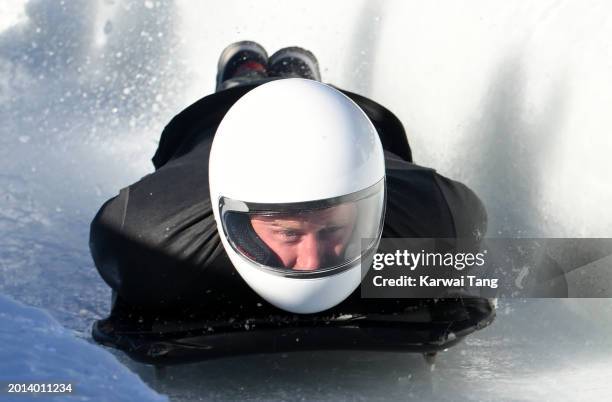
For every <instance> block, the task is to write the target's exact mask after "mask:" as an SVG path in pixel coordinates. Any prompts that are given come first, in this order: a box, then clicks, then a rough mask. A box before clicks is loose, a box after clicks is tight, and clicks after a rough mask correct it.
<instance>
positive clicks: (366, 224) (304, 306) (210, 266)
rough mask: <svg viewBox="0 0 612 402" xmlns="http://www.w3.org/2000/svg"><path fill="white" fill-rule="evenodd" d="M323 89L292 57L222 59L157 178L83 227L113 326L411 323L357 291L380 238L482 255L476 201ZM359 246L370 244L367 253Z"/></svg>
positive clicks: (392, 132)
mask: <svg viewBox="0 0 612 402" xmlns="http://www.w3.org/2000/svg"><path fill="white" fill-rule="evenodd" d="M296 78H299V79H296ZM320 78H321V77H320V73H319V69H318V63H317V61H316V58H315V57H314V55H312V53H310V52H308V51H306V50H303V49H300V48H296V47H290V48H284V49H281V50H279V51H278V52H276V53H275V54H274V55H272V56H271V57H270V58H268V57H267V54H266V51H265V50H264V49H263V47H261V46H260V45H258V44H257V43H255V42H238V43H235V44H232V45H230V46H228V48H226V49H225V50H224V52H223V53H222V55H221V58H220V60H219V71H218V75H217V92H216V93H215V94H212V95H210V96H207V97H205V98H203V99H201V100H199V101H197V102H196V103H195V104H193V105H191V106H189V107H188V108H187V109H185V110H184V111H183V112H181V113H180V114H179V115H177V116H176V117H175V118H174V119H172V121H171V122H170V123H169V124H168V125H167V126H166V128H165V129H164V131H163V133H162V136H161V139H160V143H159V147H158V149H157V152H156V153H155V155H154V157H153V164H154V166H155V169H156V170H155V172H154V173H152V174H150V175H148V176H145V177H143V178H142V179H141V180H139V181H138V182H136V183H134V184H133V185H131V186H129V187H127V188H125V189H122V190H121V191H120V193H119V195H118V196H116V197H114V198H112V199H111V200H109V201H107V202H106V203H105V204H104V205H103V206H102V208H101V209H100V211H99V212H98V214H97V215H96V217H95V219H94V220H93V222H92V225H91V237H90V247H91V252H92V256H93V258H94V262H95V264H96V267H97V268H98V271H99V272H100V275H101V276H102V277H103V278H104V280H105V281H106V282H107V283H108V284H109V286H110V287H111V288H112V289H113V294H114V302H113V308H112V310H113V311H112V314H111V318H112V317H113V316H116V317H117V316H123V317H125V316H131V314H132V313H131V312H133V311H138V314H139V316H141V317H142V316H147V315H148V316H159V315H165V316H174V317H177V316H178V317H186V316H187V315H189V314H191V315H194V314H195V315H198V316H199V317H203V319H204V320H213V319H214V320H217V322H218V321H219V320H221V321H222V320H227V319H230V320H234V319H236V317H237V316H240V317H243V318H245V317H246V318H248V317H254V316H258V317H261V316H264V315H265V314H282V310H285V311H288V312H293V313H318V312H321V311H324V312H323V313H321V314H323V315H327V316H329V315H333V314H336V313H347V312H348V313H366V312H375V313H383V312H385V311H386V312H393V311H395V312H397V311H406V309H409V308H412V307H414V306H415V305H422V304H423V303H425V302H423V301H414V300H402V301H396V300H374V299H362V298H361V297H360V295H359V291H358V289H356V288H357V286H358V285H359V280H360V279H361V276H360V274H359V269H358V264H359V261H367V260H368V258H371V256H372V254H373V252H375V251H376V247H377V245H378V239H380V237H381V236H382V237H383V238H385V237H426V238H450V239H452V238H464V239H465V238H469V239H473V241H474V243H475V244H477V243H478V242H479V241H480V238H481V237H482V236H483V235H484V233H485V232H486V213H485V209H484V207H483V205H482V203H481V202H480V200H479V199H478V197H476V195H475V194H474V193H473V192H472V191H471V190H469V189H468V188H467V187H466V186H464V185H462V184H460V183H458V182H455V181H453V180H450V179H448V178H445V177H443V176H441V175H439V174H437V173H436V172H435V170H433V169H429V168H423V167H420V166H417V165H414V164H413V163H412V153H411V150H410V147H409V145H408V142H407V137H406V134H405V132H404V129H403V127H402V125H401V123H400V121H399V120H398V119H397V118H396V117H395V116H394V115H393V114H392V113H391V112H390V111H389V110H387V109H386V108H384V107H383V106H381V105H379V104H377V103H375V102H373V101H372V100H369V99H367V98H365V97H362V96H360V95H357V94H353V93H350V92H348V91H342V90H337V89H333V88H331V87H329V86H326V85H323V84H320V83H319V81H320ZM270 105H273V106H270ZM262 116H263V117H262ZM296 116H297V117H296ZM297 119H300V121H296V120H297ZM279 150H280V151H279ZM342 172H344V173H342ZM209 180H210V188H209V186H208V182H209ZM364 238H372V239H373V240H372V242H371V243H369V244H368V245H367V247H366V248H365V249H363V247H362V245H361V244H360V241H361V239H364ZM228 257H229V258H228ZM356 267H357V268H356ZM236 272H239V274H240V275H237V274H236ZM305 279H306V280H305ZM313 283H319V285H316V286H315V285H312V284H313ZM247 284H248V285H247ZM309 286H310V288H309ZM304 289H306V290H304ZM253 290H254V291H255V292H253ZM425 304H427V303H425ZM411 306H412V307H411ZM278 308H280V309H278ZM478 309H479V311H480V313H482V314H481V315H479V317H480V318H478V319H477V320H476V321H478V320H479V319H481V318H482V317H489V318H490V317H491V315H492V308H491V306H490V305H489V304H488V303H484V304H482V305H480V306H478ZM285 314H288V313H285ZM288 316H290V314H289V315H288ZM472 318H473V317H472ZM106 324H108V322H106ZM472 324H473V322H472ZM100 327H101V325H99V327H98V328H100ZM95 333H96V329H94V336H96V335H95ZM100 337H101V336H100V335H99V331H98V337H97V339H99V338H100Z"/></svg>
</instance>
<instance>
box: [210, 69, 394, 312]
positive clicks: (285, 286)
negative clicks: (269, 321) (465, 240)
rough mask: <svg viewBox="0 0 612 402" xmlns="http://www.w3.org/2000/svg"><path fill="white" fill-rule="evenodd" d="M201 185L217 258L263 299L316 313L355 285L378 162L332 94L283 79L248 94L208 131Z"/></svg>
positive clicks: (359, 114) (377, 153) (373, 137)
mask: <svg viewBox="0 0 612 402" xmlns="http://www.w3.org/2000/svg"><path fill="white" fill-rule="evenodd" d="M209 182H210V197H211V202H212V204H213V211H214V215H215V220H216V223H217V228H218V230H219V233H220V237H221V241H222V242H223V246H224V247H225V251H226V252H227V254H228V256H229V258H230V260H231V261H232V263H233V265H234V266H235V267H236V270H237V271H238V272H239V273H240V275H241V276H242V278H243V279H244V280H245V281H246V282H247V283H248V284H249V286H251V288H253V290H255V291H256V292H257V293H258V294H259V295H260V296H261V297H262V298H264V299H265V300H266V301H268V302H269V303H271V304H273V305H275V306H276V307H279V308H281V309H284V310H287V311H290V312H294V313H315V312H319V311H322V310H326V309H328V308H331V307H333V306H335V305H337V304H338V303H340V302H341V301H343V300H344V299H346V298H347V297H348V296H349V295H350V294H351V293H352V292H353V291H354V290H355V289H356V288H357V287H358V286H359V283H360V282H361V265H360V264H361V263H362V262H363V263H365V264H367V266H368V267H369V265H370V264H371V261H372V256H373V254H374V252H375V251H376V249H377V247H378V243H379V241H380V236H381V233H382V227H383V222H384V211H385V164H384V155H383V149H382V145H381V143H380V139H379V137H378V133H377V132H376V129H375V128H374V126H373V124H372V122H371V121H370V120H369V119H368V117H367V116H366V114H365V113H364V112H363V111H362V110H361V109H360V108H359V107H358V106H357V105H356V104H355V103H354V102H353V101H352V100H351V99H349V98H348V97H346V96H345V95H344V94H342V93H341V92H340V91H338V90H336V89H334V88H332V87H330V86H328V85H325V84H322V83H320V82H318V81H313V80H306V79H299V78H292V79H283V80H276V81H271V82H268V83H266V84H264V85H261V86H259V87H257V88H255V89H253V90H252V91H250V92H248V93H247V94H246V95H244V96H243V97H242V98H241V99H240V100H238V101H237V102H236V103H235V104H234V105H233V106H232V107H231V108H230V110H229V111H228V112H227V114H226V115H225V117H224V118H223V120H222V122H221V124H220V125H219V127H218V129H217V133H216V134H215V138H214V141H213V144H212V149H211V152H210V165H209Z"/></svg>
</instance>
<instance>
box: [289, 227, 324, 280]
mask: <svg viewBox="0 0 612 402" xmlns="http://www.w3.org/2000/svg"><path fill="white" fill-rule="evenodd" d="M317 268H321V244H320V243H319V239H318V236H317V234H316V233H308V234H307V235H304V236H302V241H301V242H300V245H299V248H298V259H297V264H296V266H295V268H294V269H297V270H303V271H313V270H315V269H317Z"/></svg>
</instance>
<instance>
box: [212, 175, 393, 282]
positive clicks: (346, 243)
mask: <svg viewBox="0 0 612 402" xmlns="http://www.w3.org/2000/svg"><path fill="white" fill-rule="evenodd" d="M384 206H385V180H384V178H383V179H382V180H381V181H379V182H378V183H376V184H375V185H373V186H370V187H368V188H366V189H364V190H361V191H358V192H355V193H352V194H348V195H345V196H341V197H334V198H329V199H325V200H317V201H308V202H299V203H284V204H260V203H250V202H243V201H238V200H233V199H230V198H227V197H221V199H220V203H219V207H220V215H221V222H222V224H223V230H224V234H225V236H226V238H227V240H228V242H229V244H230V245H231V247H232V248H233V250H234V251H235V252H236V253H237V254H238V255H240V256H241V258H245V259H246V260H248V261H249V262H250V263H252V265H253V266H254V267H255V268H258V269H264V270H267V271H272V272H274V273H278V274H280V275H284V276H300V277H301V276H308V277H312V276H323V275H329V274H331V273H334V274H335V273H338V272H339V271H342V270H344V269H348V268H350V267H351V266H353V265H354V264H355V263H356V262H357V261H358V260H359V258H361V256H362V254H365V253H367V252H369V251H370V249H371V248H373V247H376V245H377V244H378V240H379V239H380V235H381V233H382V227H383V222H384ZM363 240H365V241H364V245H365V247H363V249H362V241H363Z"/></svg>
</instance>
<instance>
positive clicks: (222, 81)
mask: <svg viewBox="0 0 612 402" xmlns="http://www.w3.org/2000/svg"><path fill="white" fill-rule="evenodd" d="M267 76H268V53H267V52H266V49H264V48H263V46H261V45H260V44H259V43H257V42H252V41H241V42H235V43H232V44H231V45H229V46H228V47H226V48H225V49H224V50H223V52H221V56H220V57H219V64H218V67H217V85H216V90H217V91H220V90H222V89H227V88H229V87H232V86H236V85H240V84H241V83H242V82H243V81H245V82H246V81H249V80H257V79H263V78H266V77H267ZM230 80H231V81H230Z"/></svg>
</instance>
